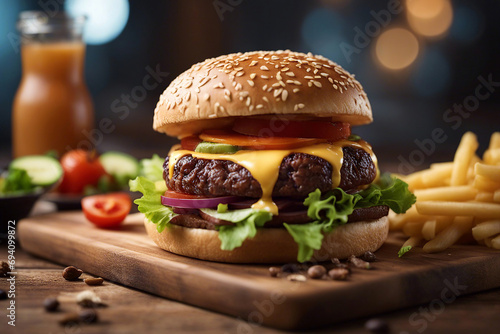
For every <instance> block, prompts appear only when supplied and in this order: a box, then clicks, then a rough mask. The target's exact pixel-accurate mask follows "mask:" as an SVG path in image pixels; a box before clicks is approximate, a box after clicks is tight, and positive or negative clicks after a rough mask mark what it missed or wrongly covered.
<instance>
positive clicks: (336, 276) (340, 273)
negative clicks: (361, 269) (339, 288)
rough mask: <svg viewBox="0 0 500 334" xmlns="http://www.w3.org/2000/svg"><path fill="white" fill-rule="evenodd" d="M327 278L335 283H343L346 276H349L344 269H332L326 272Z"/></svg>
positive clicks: (347, 271)
mask: <svg viewBox="0 0 500 334" xmlns="http://www.w3.org/2000/svg"><path fill="white" fill-rule="evenodd" d="M328 276H330V277H331V278H332V279H333V280H335V281H345V280H346V279H347V276H349V270H347V269H345V268H333V269H331V270H330V271H329V272H328Z"/></svg>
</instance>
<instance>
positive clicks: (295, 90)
mask: <svg viewBox="0 0 500 334" xmlns="http://www.w3.org/2000/svg"><path fill="white" fill-rule="evenodd" d="M299 90H300V89H298V88H294V89H293V90H292V92H294V93H297V92H298V91H299Z"/></svg>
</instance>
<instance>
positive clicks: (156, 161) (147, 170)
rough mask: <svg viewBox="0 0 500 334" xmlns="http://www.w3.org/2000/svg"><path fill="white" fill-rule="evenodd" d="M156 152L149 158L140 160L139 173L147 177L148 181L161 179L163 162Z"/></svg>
mask: <svg viewBox="0 0 500 334" xmlns="http://www.w3.org/2000/svg"><path fill="white" fill-rule="evenodd" d="M164 161H165V160H164V159H162V158H160V156H159V155H158V154H154V155H153V157H152V158H151V159H142V160H141V161H140V169H141V171H140V173H139V175H141V176H144V177H146V178H148V179H149V180H150V181H159V180H163V162H164Z"/></svg>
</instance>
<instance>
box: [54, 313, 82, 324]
mask: <svg viewBox="0 0 500 334" xmlns="http://www.w3.org/2000/svg"><path fill="white" fill-rule="evenodd" d="M79 322H80V317H79V316H78V313H67V314H65V315H64V316H63V317H62V318H61V319H60V320H59V324H60V325H61V326H66V325H70V324H77V323H79Z"/></svg>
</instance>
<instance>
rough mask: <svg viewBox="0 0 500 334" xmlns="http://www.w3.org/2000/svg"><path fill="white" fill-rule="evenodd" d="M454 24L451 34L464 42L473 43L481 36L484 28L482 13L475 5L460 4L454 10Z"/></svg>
mask: <svg viewBox="0 0 500 334" xmlns="http://www.w3.org/2000/svg"><path fill="white" fill-rule="evenodd" d="M453 16H454V18H453V24H452V26H451V28H450V35H451V36H452V37H453V38H454V39H455V40H457V41H460V42H462V43H471V42H473V41H475V40H476V39H478V38H479V36H481V34H482V32H483V30H484V23H483V22H484V21H483V19H484V18H483V17H482V14H481V13H480V12H479V11H478V10H477V9H476V8H475V7H473V6H470V5H465V4H462V5H458V6H456V7H455V8H454V10H453Z"/></svg>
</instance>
